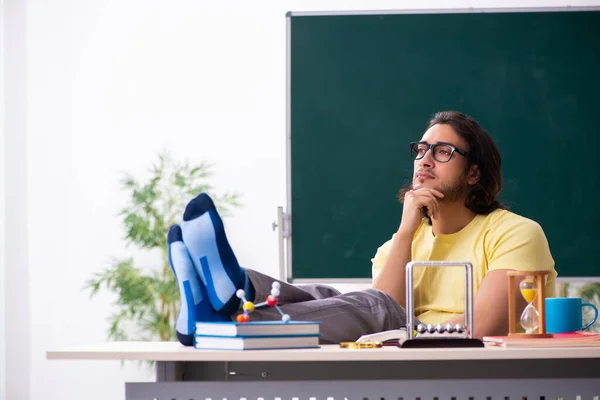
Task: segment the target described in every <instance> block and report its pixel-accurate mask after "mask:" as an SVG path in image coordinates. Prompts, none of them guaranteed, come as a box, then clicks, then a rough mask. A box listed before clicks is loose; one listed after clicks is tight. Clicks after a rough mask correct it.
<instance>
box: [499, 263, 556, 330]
mask: <svg viewBox="0 0 600 400" xmlns="http://www.w3.org/2000/svg"><path fill="white" fill-rule="evenodd" d="M548 274H549V271H508V272H507V275H508V336H512V337H527V338H549V337H552V336H553V335H552V334H548V333H546V307H545V300H544V299H545V298H546V290H545V286H546V285H545V276H546V275H548ZM517 276H519V277H524V279H523V280H521V282H520V283H519V293H520V294H521V296H523V298H524V299H525V301H526V302H527V306H526V307H525V309H524V310H523V312H522V313H521V317H520V318H519V323H520V325H521V327H523V329H524V330H525V333H517V332H516V318H515V314H516V300H515V296H516V295H515V292H516V291H515V289H516V288H515V277H517Z"/></svg>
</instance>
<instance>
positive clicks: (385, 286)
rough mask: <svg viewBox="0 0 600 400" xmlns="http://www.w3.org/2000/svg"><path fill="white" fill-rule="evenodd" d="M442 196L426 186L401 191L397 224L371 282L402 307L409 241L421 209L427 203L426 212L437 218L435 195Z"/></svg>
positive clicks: (409, 253)
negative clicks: (402, 193)
mask: <svg viewBox="0 0 600 400" xmlns="http://www.w3.org/2000/svg"><path fill="white" fill-rule="evenodd" d="M443 197H444V194H443V193H441V192H440V191H438V190H435V189H427V188H421V189H416V190H411V191H409V192H407V193H406V194H405V195H404V206H403V207H402V221H400V227H399V228H398V232H396V236H395V239H394V242H393V243H392V249H391V251H390V254H389V256H388V259H387V260H386V262H385V264H384V265H383V268H382V269H381V273H380V274H379V276H378V277H377V278H376V279H375V281H374V282H373V288H375V289H378V290H381V291H382V292H384V293H387V294H388V295H390V296H391V297H392V298H393V299H394V300H396V302H397V303H398V304H400V305H401V306H402V307H406V304H405V303H406V264H408V263H409V262H410V261H411V258H412V254H411V251H412V241H413V237H414V235H415V232H416V231H417V229H418V228H419V225H420V224H421V217H422V216H421V209H422V208H423V207H427V211H428V213H429V216H430V217H432V218H437V212H438V202H437V199H438V198H443Z"/></svg>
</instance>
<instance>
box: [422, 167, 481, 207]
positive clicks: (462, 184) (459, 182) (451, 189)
mask: <svg viewBox="0 0 600 400" xmlns="http://www.w3.org/2000/svg"><path fill="white" fill-rule="evenodd" d="M420 187H422V186H421V185H420ZM412 188H413V190H414V189H415V185H414V184H413V185H412ZM433 189H435V190H439V191H440V192H442V193H443V194H444V197H443V198H441V199H438V201H439V202H441V203H451V202H455V201H456V200H458V199H460V198H461V197H465V196H466V194H467V193H468V191H469V185H468V183H467V175H466V174H462V175H461V176H459V177H458V178H456V180H455V181H454V182H450V183H446V184H444V185H440V186H436V187H433Z"/></svg>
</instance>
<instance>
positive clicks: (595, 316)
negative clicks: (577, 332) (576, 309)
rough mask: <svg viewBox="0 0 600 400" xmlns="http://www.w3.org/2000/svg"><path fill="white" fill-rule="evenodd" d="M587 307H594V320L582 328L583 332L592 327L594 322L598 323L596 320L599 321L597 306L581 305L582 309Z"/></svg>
mask: <svg viewBox="0 0 600 400" xmlns="http://www.w3.org/2000/svg"><path fill="white" fill-rule="evenodd" d="M585 306H588V307H592V308H593V309H594V318H593V319H592V322H590V323H589V324H587V325H586V326H584V327H583V328H581V330H582V331H585V330H586V329H587V328H589V327H590V326H592V325H593V324H594V322H596V320H597V319H598V309H597V308H596V306H595V305H593V304H590V303H581V308H583V307H585Z"/></svg>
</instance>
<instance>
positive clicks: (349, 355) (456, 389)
mask: <svg viewBox="0 0 600 400" xmlns="http://www.w3.org/2000/svg"><path fill="white" fill-rule="evenodd" d="M47 357H48V359H60V360H67V359H68V360H146V361H156V383H127V384H126V398H127V400H141V399H168V400H172V399H178V400H179V399H184V400H189V399H194V400H199V399H202V400H205V399H212V400H221V399H224V398H226V399H227V400H234V399H235V400H237V399H247V400H251V399H252V400H254V399H260V398H263V399H264V400H268V399H271V400H277V399H282V400H283V399H290V400H293V399H295V398H297V399H298V400H302V399H306V400H311V398H314V399H319V400H321V399H323V400H331V399H338V398H339V399H344V398H346V399H351V400H354V399H357V400H365V399H368V400H382V399H383V400H408V399H413V400H415V399H417V398H420V400H426V399H429V400H435V399H436V398H437V399H438V400H442V399H448V400H451V399H453V398H454V399H457V400H458V399H465V400H470V399H471V398H472V399H473V400H475V399H483V400H489V399H490V398H491V399H494V400H495V399H500V400H509V399H518V400H522V399H523V398H524V397H527V398H528V399H534V398H535V399H536V400H537V399H540V397H542V396H543V397H544V398H545V399H546V400H549V399H557V398H559V397H562V398H563V399H565V400H566V399H569V398H572V399H575V398H576V396H581V398H580V399H581V400H584V399H590V400H592V399H595V400H597V399H598V397H597V396H600V348H551V349H502V348H489V347H488V348H483V349H481V348H480V349H400V348H397V347H384V348H381V349H369V350H346V349H340V348H339V347H337V346H322V347H321V348H320V349H303V350H255V351H213V350H195V349H193V348H189V347H184V346H181V345H180V344H179V343H177V342H109V343H102V344H97V345H86V346H77V347H70V348H65V349H58V350H53V351H49V352H48V353H47ZM594 396H596V397H595V398H594Z"/></svg>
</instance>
